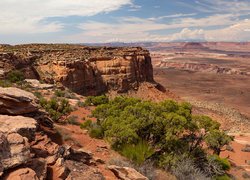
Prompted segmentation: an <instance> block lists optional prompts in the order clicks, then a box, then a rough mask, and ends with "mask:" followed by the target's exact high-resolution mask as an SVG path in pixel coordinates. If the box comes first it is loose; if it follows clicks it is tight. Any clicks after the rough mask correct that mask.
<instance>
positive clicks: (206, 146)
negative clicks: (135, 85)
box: [84, 97, 233, 179]
mask: <svg viewBox="0 0 250 180" xmlns="http://www.w3.org/2000/svg"><path fill="white" fill-rule="evenodd" d="M96 99H98V102H99V100H100V101H101V103H100V104H101V105H98V106H97V107H96V109H95V110H94V111H93V116H94V117H96V118H97V122H96V123H90V122H88V123H87V122H86V126H88V128H89V132H90V133H91V134H92V135H93V134H94V135H93V137H95V136H96V137H98V138H105V139H106V140H108V141H109V142H110V143H111V145H112V147H113V148H114V149H115V150H117V151H118V152H120V153H121V154H122V155H124V156H126V157H127V158H129V159H130V160H132V161H133V162H135V163H136V164H143V163H144V162H146V161H147V160H150V161H151V162H154V163H155V165H157V166H159V167H162V168H164V169H166V170H170V171H174V172H176V169H177V170H178V172H179V173H178V176H180V177H181V176H185V174H186V173H187V169H185V167H188V165H187V163H189V164H191V165H193V166H192V167H193V169H190V171H193V172H194V175H195V176H197V177H200V176H202V177H204V178H211V177H213V178H215V179H219V178H223V177H227V176H226V171H227V170H228V169H229V168H230V163H229V162H228V161H227V160H226V159H221V158H220V157H219V156H218V155H219V154H220V151H221V149H222V147H223V146H225V145H228V144H229V143H230V141H232V139H233V138H232V137H231V136H228V135H227V134H226V133H225V132H223V131H222V130H220V124H219V123H218V122H216V121H213V120H212V119H211V118H210V117H208V116H202V115H201V116H197V115H193V114H192V106H191V105H190V104H189V103H177V102H175V101H172V100H166V101H163V102H160V103H154V102H151V101H142V100H140V99H135V98H125V97H116V98H115V99H114V100H110V101H108V100H104V99H106V98H103V97H102V98H96ZM91 100H93V99H91ZM104 102H106V103H104ZM91 103H92V104H99V103H96V102H95V103H94V102H93V101H91ZM84 126H85V125H84ZM208 151H210V152H212V155H211V153H208ZM183 160H185V161H187V162H183ZM185 163H186V164H185ZM183 164H184V165H185V166H184V165H183ZM181 168H184V169H182V170H181ZM180 179H181V178H180Z"/></svg>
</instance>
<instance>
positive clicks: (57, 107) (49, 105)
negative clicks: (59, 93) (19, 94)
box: [39, 98, 72, 121]
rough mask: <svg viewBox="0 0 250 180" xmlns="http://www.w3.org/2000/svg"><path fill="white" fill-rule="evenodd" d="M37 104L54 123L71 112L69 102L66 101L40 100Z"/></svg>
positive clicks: (54, 99)
mask: <svg viewBox="0 0 250 180" xmlns="http://www.w3.org/2000/svg"><path fill="white" fill-rule="evenodd" d="M39 102H40V105H41V106H42V107H43V108H44V109H45V110H46V111H47V112H48V113H49V115H50V117H51V118H52V120H54V121H58V120H59V118H60V117H61V116H62V115H66V114H68V113H70V112H71V111H72V108H71V106H70V104H69V101H68V100H66V99H56V98H52V99H51V100H46V99H44V98H40V100H39Z"/></svg>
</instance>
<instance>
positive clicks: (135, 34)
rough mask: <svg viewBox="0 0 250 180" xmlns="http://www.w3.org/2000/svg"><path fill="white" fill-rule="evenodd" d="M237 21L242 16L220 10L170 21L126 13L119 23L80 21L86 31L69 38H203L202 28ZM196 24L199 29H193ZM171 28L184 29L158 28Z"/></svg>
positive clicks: (125, 40) (84, 40) (103, 40)
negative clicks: (202, 15) (197, 16)
mask: <svg viewBox="0 0 250 180" xmlns="http://www.w3.org/2000/svg"><path fill="white" fill-rule="evenodd" d="M176 16H177V15H176ZM237 22H238V20H237V19H235V17H234V16H233V15H231V14H224V15H218V14H216V15H212V16H208V17H204V18H191V17H185V18H177V19H172V21H168V22H166V23H162V22H159V21H158V20H157V19H151V18H148V19H143V18H138V17H123V18H119V19H117V22H115V23H103V22H97V21H88V22H85V23H82V24H79V26H78V28H80V29H82V30H83V32H82V33H80V34H76V35H73V36H69V37H67V38H68V40H71V41H74V42H106V41H110V40H119V41H124V42H133V41H172V40H181V39H182V40H195V39H196V40H197V39H199V40H202V39H204V38H205V37H204V31H203V30H202V29H205V28H207V27H214V26H231V25H233V24H235V23H237ZM194 28H196V29H198V30H191V29H194ZM170 29H183V30H181V31H180V32H178V33H175V34H172V35H169V34H165V35H159V34H156V32H155V31H159V30H161V31H166V32H167V30H170ZM152 31H154V33H153V32H152Z"/></svg>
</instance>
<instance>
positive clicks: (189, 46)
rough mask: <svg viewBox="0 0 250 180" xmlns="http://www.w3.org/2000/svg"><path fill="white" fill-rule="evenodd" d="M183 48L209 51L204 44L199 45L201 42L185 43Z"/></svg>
mask: <svg viewBox="0 0 250 180" xmlns="http://www.w3.org/2000/svg"><path fill="white" fill-rule="evenodd" d="M182 48H183V49H199V50H204V49H209V48H208V47H205V46H204V45H203V44H202V43H199V42H188V43H185V44H184V45H183V47H182Z"/></svg>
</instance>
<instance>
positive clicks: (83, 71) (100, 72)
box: [0, 45, 153, 95]
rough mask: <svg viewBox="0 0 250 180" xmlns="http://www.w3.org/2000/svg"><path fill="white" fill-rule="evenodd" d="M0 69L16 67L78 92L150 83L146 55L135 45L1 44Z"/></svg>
mask: <svg viewBox="0 0 250 180" xmlns="http://www.w3.org/2000/svg"><path fill="white" fill-rule="evenodd" d="M0 60H1V61H0V70H2V71H3V70H4V71H5V74H6V73H7V72H8V71H10V70H12V69H20V70H22V71H23V72H24V73H25V76H26V78H30V79H39V80H43V81H45V82H47V83H61V84H62V85H64V86H65V87H68V88H69V89H71V90H72V91H74V92H77V93H80V94H84V95H85V94H86V95H90V94H99V93H102V92H105V91H108V90H115V91H118V92H126V91H128V90H131V89H137V88H138V86H139V85H140V83H141V82H145V81H148V82H153V69H152V65H151V58H150V54H149V52H148V51H147V50H144V49H142V48H139V47H134V48H125V47H123V48H115V47H86V46H81V45H22V46H3V47H2V52H0Z"/></svg>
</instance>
